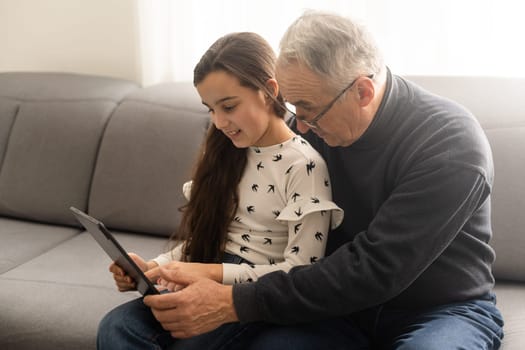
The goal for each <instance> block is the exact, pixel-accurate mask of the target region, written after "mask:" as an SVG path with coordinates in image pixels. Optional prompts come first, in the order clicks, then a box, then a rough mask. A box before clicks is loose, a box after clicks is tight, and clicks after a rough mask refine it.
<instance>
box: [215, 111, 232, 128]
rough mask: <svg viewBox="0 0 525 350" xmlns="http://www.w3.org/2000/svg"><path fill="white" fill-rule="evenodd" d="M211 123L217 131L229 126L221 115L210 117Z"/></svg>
mask: <svg viewBox="0 0 525 350" xmlns="http://www.w3.org/2000/svg"><path fill="white" fill-rule="evenodd" d="M212 122H213V124H215V127H216V128H217V129H224V128H225V127H227V126H228V124H229V121H228V119H226V118H225V117H224V115H222V113H214V114H213V116H212Z"/></svg>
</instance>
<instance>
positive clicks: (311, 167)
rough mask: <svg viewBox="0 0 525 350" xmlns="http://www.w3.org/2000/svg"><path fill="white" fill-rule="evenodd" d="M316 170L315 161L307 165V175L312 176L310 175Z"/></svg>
mask: <svg viewBox="0 0 525 350" xmlns="http://www.w3.org/2000/svg"><path fill="white" fill-rule="evenodd" d="M314 168H315V162H314V161H313V160H311V161H310V163H308V164H306V174H307V175H308V176H310V173H311V172H312V170H314Z"/></svg>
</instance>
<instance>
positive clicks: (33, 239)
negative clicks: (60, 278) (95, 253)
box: [0, 218, 79, 274]
mask: <svg viewBox="0 0 525 350" xmlns="http://www.w3.org/2000/svg"><path fill="white" fill-rule="evenodd" d="M78 232H79V230H78V229H75V228H71V227H57V226H51V225H43V224H36V223H31V222H27V221H19V220H11V219H6V218H0V241H1V242H2V244H0V274H1V273H4V272H6V271H9V270H11V269H13V268H15V267H16V266H19V265H21V264H23V263H25V262H26V261H30V260H31V259H33V258H35V257H37V256H39V255H41V254H43V253H45V252H47V251H48V250H50V249H51V248H53V247H54V246H56V245H58V244H60V243H62V242H64V241H67V240H68V239H70V238H72V237H73V236H75V235H76V234H78Z"/></svg>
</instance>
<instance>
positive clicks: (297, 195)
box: [292, 192, 301, 202]
mask: <svg viewBox="0 0 525 350" xmlns="http://www.w3.org/2000/svg"><path fill="white" fill-rule="evenodd" d="M297 197H301V195H300V194H299V193H297V192H294V194H292V199H293V201H294V202H295V201H297Z"/></svg>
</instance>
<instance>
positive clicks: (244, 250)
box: [240, 246, 250, 253]
mask: <svg viewBox="0 0 525 350" xmlns="http://www.w3.org/2000/svg"><path fill="white" fill-rule="evenodd" d="M249 250H250V248H248V247H245V246H242V247H241V249H240V251H241V253H248V251H249Z"/></svg>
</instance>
